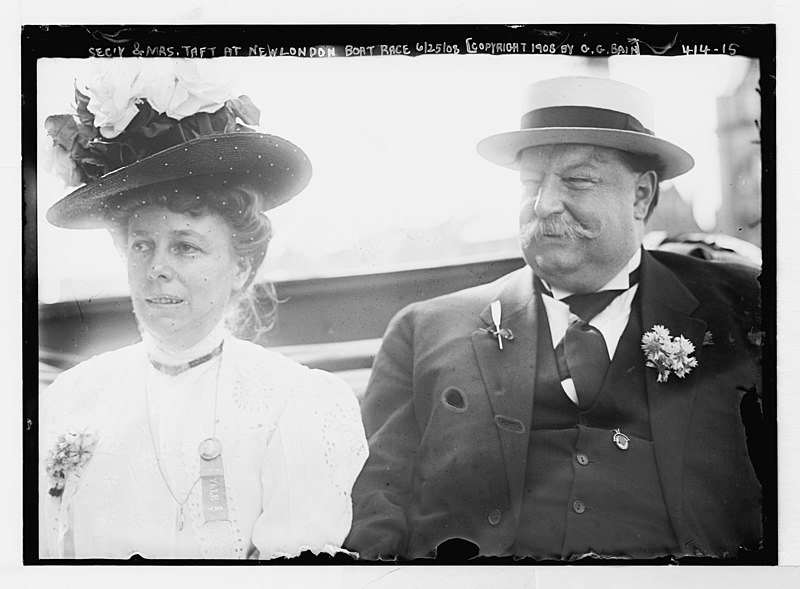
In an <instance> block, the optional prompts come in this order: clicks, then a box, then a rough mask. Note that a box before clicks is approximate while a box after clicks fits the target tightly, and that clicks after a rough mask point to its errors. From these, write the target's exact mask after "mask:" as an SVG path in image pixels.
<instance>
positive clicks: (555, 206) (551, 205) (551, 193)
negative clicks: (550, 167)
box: [533, 180, 564, 219]
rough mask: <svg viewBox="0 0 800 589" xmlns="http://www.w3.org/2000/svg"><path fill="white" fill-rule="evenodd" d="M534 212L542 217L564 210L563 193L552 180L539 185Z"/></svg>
mask: <svg viewBox="0 0 800 589" xmlns="http://www.w3.org/2000/svg"><path fill="white" fill-rule="evenodd" d="M533 212H534V214H535V215H536V216H537V217H539V218H541V219H544V218H546V217H549V216H550V215H557V214H559V213H563V212H564V201H563V199H562V197H561V193H560V192H559V190H558V188H557V187H556V186H554V185H553V182H552V181H551V180H548V181H545V182H542V183H541V184H540V185H539V191H538V193H537V194H536V200H535V202H534V205H533Z"/></svg>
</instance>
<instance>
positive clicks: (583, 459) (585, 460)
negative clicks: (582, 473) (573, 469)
mask: <svg viewBox="0 0 800 589" xmlns="http://www.w3.org/2000/svg"><path fill="white" fill-rule="evenodd" d="M575 458H577V459H578V464H580V465H582V466H586V465H587V464H589V457H588V456H587V455H586V454H583V453H582V452H578V454H577V455H576V456H575Z"/></svg>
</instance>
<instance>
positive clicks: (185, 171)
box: [47, 132, 311, 229]
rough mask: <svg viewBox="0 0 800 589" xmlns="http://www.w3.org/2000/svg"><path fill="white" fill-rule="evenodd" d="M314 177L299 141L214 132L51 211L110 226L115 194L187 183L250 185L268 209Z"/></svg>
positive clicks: (116, 174)
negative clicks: (110, 202)
mask: <svg viewBox="0 0 800 589" xmlns="http://www.w3.org/2000/svg"><path fill="white" fill-rule="evenodd" d="M310 179H311V162H310V161H309V159H308V157H307V156H306V154H305V153H304V152H303V151H302V150H301V149H300V148H299V147H297V146H296V145H294V144H293V143H291V142H289V141H287V140H286V139H282V138H281V137H277V136H275V135H267V134H264V133H256V132H233V133H221V134H210V135H205V136H201V137H197V138H195V139H190V140H189V141H186V142H183V143H179V144H177V145H174V146H172V147H169V148H167V149H164V150H162V151H159V152H157V153H155V154H152V155H149V156H147V157H144V158H143V159H140V160H139V161H136V162H134V163H131V164H129V165H127V166H123V167H121V168H119V169H117V170H114V171H112V172H109V173H107V174H105V175H103V176H102V177H100V178H99V179H97V180H94V181H92V182H89V183H88V184H86V185H85V186H82V187H80V188H78V189H77V190H75V191H73V192H71V193H70V194H68V195H67V196H65V197H64V198H62V199H61V200H59V201H58V202H57V203H56V204H54V205H53V206H52V207H51V208H50V210H48V212H47V220H48V221H49V222H50V223H52V224H53V225H56V226H59V227H65V228H70V229H90V228H98V227H106V226H107V225H108V223H109V221H108V219H109V212H108V210H107V209H108V201H109V199H112V198H113V199H118V198H124V197H125V195H130V196H131V197H133V196H135V195H136V194H137V193H139V192H140V190H141V189H147V188H148V187H150V188H154V189H157V187H158V185H170V186H173V185H180V184H181V183H187V184H192V185H201V186H207V187H213V186H225V185H231V186H237V185H247V186H250V187H252V188H254V189H255V190H258V191H259V192H260V193H261V194H262V195H263V198H262V210H265V211H266V210H269V209H272V208H274V207H277V206H278V205H280V204H283V203H285V202H287V201H288V200H290V199H291V198H292V197H294V196H296V195H297V194H299V193H300V192H301V191H302V190H303V189H304V188H305V187H306V185H307V184H308V182H309V180H310Z"/></svg>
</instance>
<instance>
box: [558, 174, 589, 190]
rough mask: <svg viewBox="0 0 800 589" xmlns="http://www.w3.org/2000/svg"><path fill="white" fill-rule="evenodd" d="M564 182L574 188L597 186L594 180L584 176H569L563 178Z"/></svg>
mask: <svg viewBox="0 0 800 589" xmlns="http://www.w3.org/2000/svg"><path fill="white" fill-rule="evenodd" d="M562 180H563V181H564V183H565V184H568V185H569V186H571V187H572V188H590V187H592V186H594V184H595V182H594V180H593V179H592V178H586V177H583V176H568V177H566V178H562Z"/></svg>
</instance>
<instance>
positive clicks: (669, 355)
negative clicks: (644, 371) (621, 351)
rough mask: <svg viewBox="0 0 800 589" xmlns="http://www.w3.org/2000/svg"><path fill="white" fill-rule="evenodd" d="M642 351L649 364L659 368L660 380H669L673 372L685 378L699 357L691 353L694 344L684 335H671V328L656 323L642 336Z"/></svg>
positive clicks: (650, 366) (651, 366)
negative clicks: (694, 356)
mask: <svg viewBox="0 0 800 589" xmlns="http://www.w3.org/2000/svg"><path fill="white" fill-rule="evenodd" d="M642 351H643V352H644V355H645V358H647V366H648V367H649V368H655V369H656V370H658V379H657V380H658V382H667V378H669V375H670V374H672V373H675V376H677V377H678V378H685V377H686V375H687V374H689V373H690V372H691V371H692V368H694V367H695V366H697V359H696V358H693V357H692V356H691V354H692V353H693V352H694V344H693V343H692V342H691V341H690V340H688V339H686V338H685V337H683V336H682V335H676V336H674V337H673V336H670V334H669V329H667V328H666V327H664V326H663V325H654V326H653V329H651V330H650V331H648V332H645V334H644V335H643V336H642Z"/></svg>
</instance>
